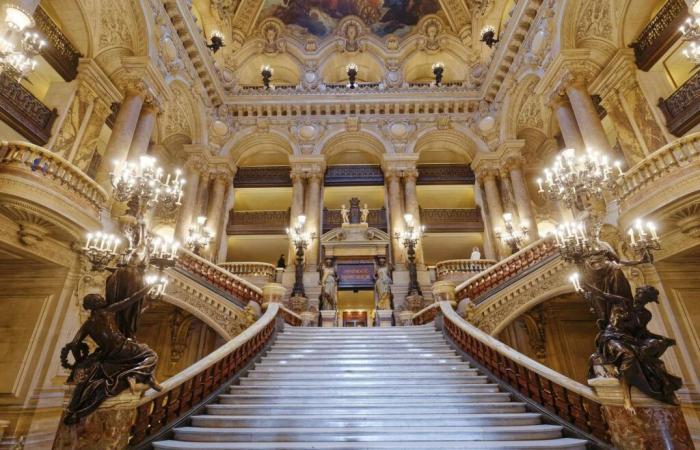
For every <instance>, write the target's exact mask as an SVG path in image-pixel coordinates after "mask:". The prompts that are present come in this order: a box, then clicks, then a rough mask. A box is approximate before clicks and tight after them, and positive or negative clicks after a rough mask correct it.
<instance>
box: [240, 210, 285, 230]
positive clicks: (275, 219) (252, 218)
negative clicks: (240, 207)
mask: <svg viewBox="0 0 700 450" xmlns="http://www.w3.org/2000/svg"><path fill="white" fill-rule="evenodd" d="M287 227H289V210H286V211H231V212H230V213H229V216H228V225H227V227H226V232H227V233H228V234H243V235H245V234H248V235H250V234H285V230H286V229H287Z"/></svg>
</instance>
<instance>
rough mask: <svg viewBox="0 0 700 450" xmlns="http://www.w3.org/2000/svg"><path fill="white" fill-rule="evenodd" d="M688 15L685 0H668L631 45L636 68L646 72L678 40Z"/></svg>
mask: <svg viewBox="0 0 700 450" xmlns="http://www.w3.org/2000/svg"><path fill="white" fill-rule="evenodd" d="M687 15H688V5H687V4H686V3H685V0H668V1H667V2H666V4H665V5H664V7H663V8H661V10H659V12H658V14H656V16H654V18H653V19H651V22H649V24H648V25H647V26H646V27H644V29H643V30H642V32H641V33H640V34H639V37H638V38H637V40H635V41H634V42H633V43H632V48H634V54H635V57H636V60H637V67H639V68H640V69H641V70H644V71H648V70H649V69H651V68H652V67H653V66H654V64H656V63H657V62H658V61H659V60H660V59H661V57H662V56H663V55H664V54H665V53H666V52H667V51H668V50H669V49H670V48H671V47H672V46H673V44H674V43H675V42H676V41H677V40H678V38H680V36H681V33H680V31H679V30H678V29H679V28H680V26H681V25H682V24H683V22H684V21H685V18H686V17H687Z"/></svg>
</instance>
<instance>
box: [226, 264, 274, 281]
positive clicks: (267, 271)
mask: <svg viewBox="0 0 700 450" xmlns="http://www.w3.org/2000/svg"><path fill="white" fill-rule="evenodd" d="M219 267H221V268H222V269H224V270H227V271H229V272H231V273H232V274H234V275H238V276H240V277H256V278H262V279H264V280H266V281H269V282H273V281H275V278H276V277H277V267H275V266H274V265H272V264H268V263H261V262H227V263H222V264H219Z"/></svg>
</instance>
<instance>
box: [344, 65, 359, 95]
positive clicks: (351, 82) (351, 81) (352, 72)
mask: <svg viewBox="0 0 700 450" xmlns="http://www.w3.org/2000/svg"><path fill="white" fill-rule="evenodd" d="M345 69H346V72H347V74H348V87H349V88H350V89H355V86H357V83H356V82H355V80H356V79H357V64H355V63H350V64H348V65H347V67H345Z"/></svg>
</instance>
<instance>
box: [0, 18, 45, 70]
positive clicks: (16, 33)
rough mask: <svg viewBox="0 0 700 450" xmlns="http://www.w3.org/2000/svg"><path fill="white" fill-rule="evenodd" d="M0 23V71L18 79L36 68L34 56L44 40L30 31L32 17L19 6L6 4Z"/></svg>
mask: <svg viewBox="0 0 700 450" xmlns="http://www.w3.org/2000/svg"><path fill="white" fill-rule="evenodd" d="M3 10H4V13H5V18H4V21H3V22H2V23H0V73H3V74H6V75H7V76H9V77H10V78H14V79H17V80H20V79H22V78H24V77H26V76H27V75H28V74H29V73H30V72H32V71H33V70H34V69H36V64H37V62H36V56H37V55H38V54H39V52H40V51H41V49H42V48H44V46H46V41H44V40H43V39H41V36H39V34H38V33H36V32H34V31H32V30H31V29H30V27H33V26H34V19H33V18H32V16H31V14H29V13H27V12H26V11H25V10H23V9H22V8H21V7H19V6H16V5H12V4H6V5H4V7H3Z"/></svg>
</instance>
